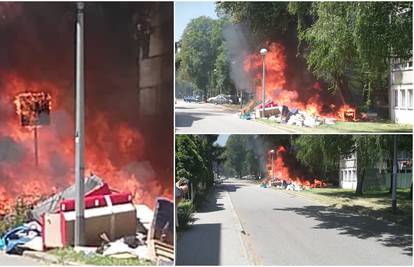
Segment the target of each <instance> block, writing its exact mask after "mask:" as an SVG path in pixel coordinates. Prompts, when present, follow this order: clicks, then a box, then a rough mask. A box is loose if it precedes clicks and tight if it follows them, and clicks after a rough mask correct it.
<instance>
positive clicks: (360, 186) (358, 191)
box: [355, 168, 365, 195]
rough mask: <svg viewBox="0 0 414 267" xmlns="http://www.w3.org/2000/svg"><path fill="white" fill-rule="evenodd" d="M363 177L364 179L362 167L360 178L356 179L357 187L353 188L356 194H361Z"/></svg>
mask: <svg viewBox="0 0 414 267" xmlns="http://www.w3.org/2000/svg"><path fill="white" fill-rule="evenodd" d="M364 179H365V168H363V169H362V173H361V178H360V179H358V181H357V187H356V190H355V194H357V195H362V194H363V186H364Z"/></svg>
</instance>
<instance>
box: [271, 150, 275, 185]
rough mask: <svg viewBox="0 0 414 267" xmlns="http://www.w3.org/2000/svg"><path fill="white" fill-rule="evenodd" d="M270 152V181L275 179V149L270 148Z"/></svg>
mask: <svg viewBox="0 0 414 267" xmlns="http://www.w3.org/2000/svg"><path fill="white" fill-rule="evenodd" d="M270 154H272V181H273V180H275V170H274V169H273V168H274V164H275V151H274V150H273V149H272V150H270Z"/></svg>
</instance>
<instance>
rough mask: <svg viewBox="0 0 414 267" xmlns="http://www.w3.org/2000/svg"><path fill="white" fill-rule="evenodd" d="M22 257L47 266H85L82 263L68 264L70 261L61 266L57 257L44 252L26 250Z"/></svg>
mask: <svg viewBox="0 0 414 267" xmlns="http://www.w3.org/2000/svg"><path fill="white" fill-rule="evenodd" d="M23 256H24V257H29V258H32V259H36V260H39V261H42V262H44V263H47V264H57V265H85V264H82V263H75V262H70V261H64V262H63V264H62V263H61V262H60V261H59V259H58V258H57V256H54V255H51V254H48V253H46V252H38V251H30V250H27V251H25V252H24V253H23Z"/></svg>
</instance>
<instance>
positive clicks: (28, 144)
mask: <svg viewBox="0 0 414 267" xmlns="http://www.w3.org/2000/svg"><path fill="white" fill-rule="evenodd" d="M0 75H1V76H2V83H1V84H0V94H1V97H0V214H1V213H3V214H4V213H8V212H9V211H10V208H11V206H12V205H13V202H14V200H15V199H16V198H17V197H18V196H23V195H27V196H41V195H46V196H49V195H51V194H53V193H55V192H58V191H60V190H62V189H64V188H66V187H67V186H69V185H71V184H73V182H74V112H73V102H74V99H73V98H74V96H73V95H74V94H73V88H72V87H65V86H64V85H62V84H58V83H54V82H50V81H47V80H26V79H25V78H23V77H21V76H19V75H18V74H17V73H0ZM27 88H30V92H27ZM46 91H47V93H46ZM52 99H53V103H54V104H53V112H52V111H51V108H52V106H51V105H52V104H51V103H52V101H51V100H52ZM34 106H36V107H35V108H33V107H34ZM87 108H88V107H87ZM40 111H42V112H44V111H47V112H48V114H49V116H50V124H49V125H48V126H47V127H42V128H39V129H38V133H39V138H38V142H39V144H38V145H39V149H40V153H39V165H38V167H37V168H36V167H35V165H34V164H33V162H34V155H33V134H32V131H31V129H30V127H22V125H38V124H39V120H38V119H39V114H41V112H40ZM87 111H88V109H87V110H86V113H87ZM16 112H17V114H18V115H19V116H20V117H26V118H29V120H28V121H27V120H25V122H27V123H21V121H20V120H17V119H16ZM30 112H32V113H30ZM92 115H93V116H91V115H88V113H87V114H86V136H85V138H86V140H85V143H86V144H85V165H86V172H85V175H89V174H90V173H92V172H93V173H95V174H96V175H98V176H100V177H101V178H103V180H104V181H105V182H107V183H108V184H110V185H111V187H113V188H116V189H118V190H122V191H129V192H132V193H133V194H134V197H135V199H134V200H135V202H136V203H145V204H147V205H148V206H150V207H153V205H154V203H155V198H156V197H158V196H165V197H169V198H172V189H171V188H169V187H166V185H165V184H162V182H160V177H159V174H158V173H157V172H156V171H155V170H154V169H153V166H152V164H151V163H150V161H149V160H148V158H147V157H146V153H145V150H144V149H145V138H144V135H143V134H142V133H141V132H140V131H139V130H138V129H137V128H132V127H130V126H129V124H128V123H127V121H122V120H116V119H115V120H114V119H112V120H109V119H108V118H110V116H111V114H109V113H108V112H105V111H97V112H96V113H93V114H92ZM34 199H38V198H37V197H35V198H34ZM33 201H34V200H33Z"/></svg>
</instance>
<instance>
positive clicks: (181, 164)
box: [175, 135, 223, 206]
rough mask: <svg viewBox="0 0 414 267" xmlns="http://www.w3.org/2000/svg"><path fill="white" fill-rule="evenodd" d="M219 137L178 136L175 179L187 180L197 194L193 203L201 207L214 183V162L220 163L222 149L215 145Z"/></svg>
mask: <svg viewBox="0 0 414 267" xmlns="http://www.w3.org/2000/svg"><path fill="white" fill-rule="evenodd" d="M217 137H218V136H217V135H177V136H176V154H175V166H176V167H175V177H176V180H177V181H178V180H179V179H181V178H187V179H188V180H190V182H191V183H192V185H193V189H194V190H195V192H196V195H195V198H194V199H193V202H194V204H195V205H196V206H199V205H200V204H201V203H202V201H203V198H204V196H205V195H206V194H207V192H208V191H209V189H210V188H211V187H212V185H213V182H214V175H213V164H212V162H213V161H216V162H220V161H221V159H220V157H221V153H222V151H223V149H222V148H220V147H218V146H217V145H215V144H214V142H215V141H216V139H217Z"/></svg>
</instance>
